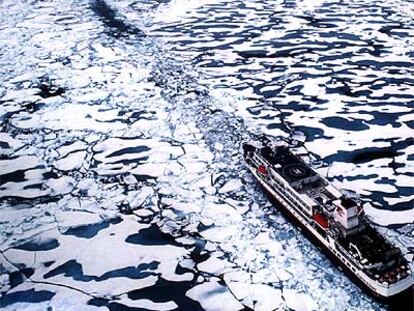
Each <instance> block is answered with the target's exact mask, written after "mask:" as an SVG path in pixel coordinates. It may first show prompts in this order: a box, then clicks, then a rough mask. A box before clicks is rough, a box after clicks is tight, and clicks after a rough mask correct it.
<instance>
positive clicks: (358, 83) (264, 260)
mask: <svg viewBox="0 0 414 311" xmlns="http://www.w3.org/2000/svg"><path fill="white" fill-rule="evenodd" d="M0 6H1V11H0V12H1V13H0V51H1V52H0V68H1V69H0V81H1V84H0V122H1V123H0V251H1V254H0V295H1V300H0V302H1V304H0V306H1V307H2V308H4V309H5V310H98V309H99V310H105V309H106V310H126V309H128V310H201V309H206V310H242V309H246V310H249V309H254V310H276V309H277V310H288V309H289V308H290V309H292V310H387V309H390V308H391V309H395V310H403V311H405V310H409V309H410V308H411V306H410V305H409V303H410V301H409V300H410V299H411V298H407V297H406V298H404V301H403V300H401V302H398V303H397V304H394V305H391V307H390V306H388V305H385V304H382V303H379V302H377V301H375V300H373V299H372V298H371V297H370V296H368V295H366V294H365V293H364V292H362V291H361V290H360V289H359V288H358V287H357V286H356V285H354V284H353V283H352V282H351V281H350V280H349V279H348V278H347V277H346V276H344V275H343V274H342V273H341V272H340V271H339V270H338V269H337V268H336V267H335V266H334V265H333V264H332V263H331V262H330V261H329V260H328V259H327V258H326V257H325V256H324V255H322V254H321V253H320V251H319V250H318V249H317V248H316V247H315V246H313V245H312V244H311V243H310V242H309V241H308V240H307V239H306V238H305V237H303V236H302V235H301V233H300V232H299V231H298V230H297V229H296V228H294V227H293V226H292V225H291V224H290V223H288V222H286V221H285V219H284V218H283V217H282V216H281V215H280V214H279V213H278V212H277V211H275V210H274V209H273V208H272V207H271V206H270V204H269V203H268V202H267V200H266V198H265V197H264V196H263V194H262V193H261V191H260V190H259V189H258V188H257V186H256V184H255V182H254V180H253V179H252V176H251V175H250V174H249V173H248V172H247V170H246V167H245V166H244V165H243V163H242V161H241V158H240V155H239V145H240V142H241V141H242V140H244V139H248V138H253V137H256V136H257V135H261V134H266V135H269V136H274V137H276V136H280V137H283V139H285V140H286V141H287V142H288V143H290V144H292V145H295V146H297V149H298V150H299V151H301V152H302V153H304V154H306V155H307V159H308V161H309V162H310V163H312V164H313V165H314V167H316V168H317V170H318V171H319V172H320V173H321V174H322V175H324V176H326V177H327V178H328V179H329V180H331V181H332V182H333V183H334V184H335V185H336V186H338V187H339V188H342V189H344V190H345V191H348V192H350V193H358V194H359V195H360V198H361V200H363V201H364V202H366V204H365V210H366V213H367V214H368V216H369V217H370V219H371V220H372V222H373V223H374V224H376V225H377V226H378V228H379V230H380V231H381V232H382V233H383V234H384V235H386V236H388V237H389V238H390V239H391V240H392V241H393V242H394V243H395V244H396V245H398V246H399V247H401V248H402V249H403V251H404V253H405V254H406V256H407V258H408V259H409V260H410V261H411V262H412V259H413V254H414V224H413V222H414V208H413V202H414V190H413V181H414V169H413V160H414V140H413V136H414V135H413V127H414V117H413V116H414V114H413V108H414V95H413V91H414V80H413V78H412V77H413V73H414V69H413V68H414V67H413V65H414V52H413V48H412V46H413V41H414V22H413V16H414V5H413V4H412V3H411V2H407V1H387V2H384V1H368V0H367V1H312V3H311V4H310V1H215V0H205V1H185V0H176V1H141V2H139V1H136V2H133V1H103V0H99V1H95V0H94V1H47V2H45V1H31V2H17V3H16V2H14V1H8V0H6V1H3V2H2V3H1V4H0Z"/></svg>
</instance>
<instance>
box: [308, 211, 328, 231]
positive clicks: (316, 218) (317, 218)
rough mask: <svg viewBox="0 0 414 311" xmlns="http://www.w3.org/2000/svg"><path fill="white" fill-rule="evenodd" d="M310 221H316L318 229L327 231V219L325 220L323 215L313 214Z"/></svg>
mask: <svg viewBox="0 0 414 311" xmlns="http://www.w3.org/2000/svg"><path fill="white" fill-rule="evenodd" d="M312 219H313V220H314V221H316V223H317V224H318V225H319V226H320V227H322V228H323V229H328V228H329V223H328V219H327V218H326V216H325V215H323V214H321V213H315V214H313V216H312Z"/></svg>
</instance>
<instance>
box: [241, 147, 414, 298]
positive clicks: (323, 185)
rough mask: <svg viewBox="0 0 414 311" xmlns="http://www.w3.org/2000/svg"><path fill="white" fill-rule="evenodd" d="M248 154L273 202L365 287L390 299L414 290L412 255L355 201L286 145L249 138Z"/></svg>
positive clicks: (343, 269) (379, 296)
mask: <svg viewBox="0 0 414 311" xmlns="http://www.w3.org/2000/svg"><path fill="white" fill-rule="evenodd" d="M243 155H244V158H245V161H246V163H247V165H248V167H249V169H250V170H251V172H252V173H253V175H254V176H255V177H256V179H257V181H258V182H259V184H260V185H261V187H262V188H263V190H264V191H265V192H266V194H267V196H268V197H269V199H270V200H271V201H272V203H274V204H276V205H277V207H278V209H280V210H281V211H282V212H283V214H285V215H286V216H287V217H288V218H289V220H290V221H291V222H293V223H295V224H296V225H297V226H298V227H299V228H300V229H301V231H302V232H303V233H304V234H305V235H306V236H307V237H308V238H309V239H310V240H311V241H312V242H313V243H314V244H315V245H317V246H318V247H319V248H321V249H322V251H323V252H324V253H325V254H326V255H327V256H328V257H329V258H330V259H331V260H332V261H333V262H335V263H336V264H337V265H338V266H339V268H340V269H341V270H342V271H344V272H345V273H346V274H347V275H348V276H349V277H350V278H351V279H352V280H353V281H354V282H355V283H356V284H358V285H359V286H360V287H361V288H362V289H364V290H365V291H367V292H369V293H371V294H372V295H373V296H375V297H377V298H379V299H380V300H386V301H390V300H395V299H396V297H402V296H404V295H407V293H408V295H409V294H411V293H410V292H412V284H413V283H414V279H413V278H412V274H411V270H410V269H409V266H408V263H407V261H406V260H405V259H404V258H403V256H402V255H401V252H400V251H399V250H398V249H397V248H395V247H393V246H392V245H391V244H390V243H389V242H388V241H386V240H385V239H384V238H383V237H381V236H380V235H379V234H378V233H377V232H376V231H375V229H373V228H372V227H371V226H370V225H369V224H366V223H365V220H364V217H363V213H361V212H360V210H359V209H358V206H357V204H356V203H354V202H352V201H351V200H349V199H347V198H344V197H343V194H342V193H341V192H339V191H338V190H337V189H336V188H334V187H333V186H331V185H329V183H328V182H327V181H326V180H324V179H323V178H322V177H320V176H319V175H318V174H317V173H316V172H314V171H313V170H312V169H311V168H310V167H308V166H307V165H306V164H305V163H304V162H302V161H301V159H300V158H299V157H297V156H296V155H294V154H293V153H291V152H290V150H289V149H288V148H286V147H283V148H279V149H277V148H276V151H275V153H274V154H272V151H271V149H270V148H269V147H267V146H265V147H255V146H252V145H249V144H245V145H244V146H243ZM319 192H320V193H319ZM321 197H323V198H329V199H330V201H329V200H326V201H325V202H322V201H321V200H319V199H320V198H321ZM338 210H339V211H340V212H341V213H339V212H338ZM344 214H345V216H344ZM367 241H368V242H370V243H371V244H369V243H368V246H369V247H368V248H367V247H366V245H365V244H366V242H367ZM391 297H394V298H393V299H391ZM397 299H398V298H397ZM406 299H407V301H408V303H409V302H410V300H411V299H410V297H409V296H408V298H406Z"/></svg>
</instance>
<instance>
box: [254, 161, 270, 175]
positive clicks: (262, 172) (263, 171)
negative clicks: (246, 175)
mask: <svg viewBox="0 0 414 311" xmlns="http://www.w3.org/2000/svg"><path fill="white" fill-rule="evenodd" d="M256 171H257V174H258V175H259V176H260V177H262V178H266V177H267V175H268V174H269V173H268V172H267V169H266V166H264V165H263V164H262V165H259V166H258V167H257V170H256Z"/></svg>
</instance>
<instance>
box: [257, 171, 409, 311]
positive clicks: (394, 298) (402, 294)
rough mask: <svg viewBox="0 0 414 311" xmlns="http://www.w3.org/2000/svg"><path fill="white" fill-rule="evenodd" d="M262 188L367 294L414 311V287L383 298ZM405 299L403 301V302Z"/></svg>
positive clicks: (289, 218)
mask: <svg viewBox="0 0 414 311" xmlns="http://www.w3.org/2000/svg"><path fill="white" fill-rule="evenodd" d="M256 178H257V177H256ZM258 184H259V185H260V187H261V188H262V189H263V191H264V192H265V193H266V195H267V197H268V198H269V200H270V201H271V203H272V204H273V205H274V206H275V207H276V208H277V209H278V210H280V211H281V212H282V214H283V215H284V216H285V217H286V218H287V219H288V220H289V221H290V222H291V223H293V224H295V225H296V226H297V227H298V228H299V229H300V230H301V232H302V233H303V234H304V235H305V236H306V237H307V238H308V239H309V240H310V241H311V242H312V243H313V244H314V245H316V246H317V247H318V248H319V249H321V250H322V252H323V253H324V254H325V255H326V256H327V257H328V258H329V259H330V260H331V261H332V262H334V263H335V264H336V265H337V266H338V267H339V268H340V270H341V271H343V272H344V273H345V274H346V275H347V276H348V277H349V278H350V279H351V280H352V281H353V282H354V283H355V284H357V285H358V286H359V287H360V288H361V289H362V290H364V291H365V292H366V293H368V294H371V295H372V296H374V297H375V298H376V299H377V300H379V301H381V302H386V303H389V304H393V302H396V301H398V305H399V307H400V308H401V307H402V305H401V303H403V301H404V302H406V306H405V307H404V309H399V310H414V302H413V299H414V293H413V287H409V288H407V289H405V290H404V291H402V292H400V293H398V294H396V295H393V296H383V295H381V294H379V293H378V292H376V291H375V290H373V289H372V288H371V287H369V286H368V285H366V284H365V283H364V282H363V281H362V280H361V279H360V278H359V277H358V275H356V274H355V273H354V272H353V271H352V270H351V269H350V268H349V267H348V266H347V265H346V264H345V263H344V262H343V261H341V260H340V259H339V258H338V257H337V256H336V255H335V254H334V253H333V252H332V250H331V249H330V248H329V247H327V246H326V245H324V244H323V243H321V242H320V241H319V239H318V238H317V237H316V236H315V235H314V234H313V233H312V232H311V231H310V230H309V229H308V228H307V227H306V226H305V225H304V224H303V223H302V222H301V221H299V220H298V219H297V218H296V216H294V215H293V214H292V212H291V211H290V210H289V209H288V208H286V207H285V206H284V204H283V202H281V201H280V200H279V199H278V198H276V197H275V196H274V195H273V194H272V193H271V192H270V191H269V190H268V189H267V188H266V187H265V186H264V185H263V184H262V183H261V182H259V183H258ZM401 299H403V300H401Z"/></svg>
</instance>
